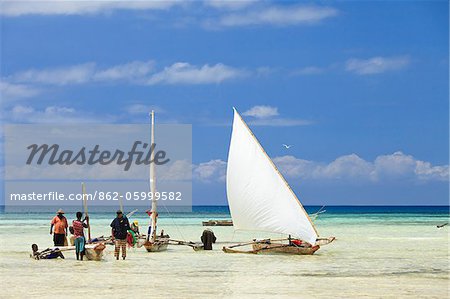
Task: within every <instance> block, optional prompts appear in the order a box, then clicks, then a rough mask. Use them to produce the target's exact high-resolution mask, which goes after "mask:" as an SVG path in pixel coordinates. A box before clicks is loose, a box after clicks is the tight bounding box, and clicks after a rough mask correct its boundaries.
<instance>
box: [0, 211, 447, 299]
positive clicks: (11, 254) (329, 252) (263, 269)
mask: <svg viewBox="0 0 450 299" xmlns="http://www.w3.org/2000/svg"><path fill="white" fill-rule="evenodd" d="M317 209H318V208H317V207H312V208H309V209H308V210H309V211H310V212H311V211H315V210H317ZM326 210H327V212H326V213H325V214H322V215H321V216H320V217H319V218H318V219H317V220H316V221H315V224H316V226H317V229H318V231H319V233H320V234H321V236H331V235H333V236H336V237H337V240H336V241H335V242H333V243H332V244H330V245H328V246H324V247H322V248H321V249H320V250H319V251H318V252H317V253H316V254H315V255H313V256H286V255H243V254H225V253H223V252H222V251H221V246H222V245H223V244H222V243H220V244H216V245H215V247H214V250H213V251H211V252H194V251H193V250H192V249H191V248H189V247H184V246H173V247H170V248H169V250H168V251H167V252H161V253H147V252H145V250H144V249H143V248H141V249H130V250H129V252H128V258H127V260H126V261H115V260H114V259H113V256H112V253H113V248H110V247H108V248H107V254H106V256H105V259H104V261H101V262H93V261H85V262H79V261H76V260H75V256H74V254H73V256H72V254H70V253H67V254H66V260H43V261H35V260H32V259H30V258H29V257H28V256H29V253H30V245H31V243H37V244H38V245H39V246H40V247H41V248H45V247H47V246H51V245H52V238H51V236H50V235H49V234H48V230H49V222H50V219H51V217H52V216H53V213H27V214H22V213H21V214H19V213H1V214H0V238H1V243H0V270H1V274H0V275H1V280H2V284H3V285H4V286H8V287H6V288H3V291H2V294H1V295H0V296H1V297H3V296H4V297H5V298H9V297H16V298H23V297H26V296H27V297H39V298H42V297H53V296H54V295H55V294H57V293H58V292H60V293H61V294H62V295H65V296H68V297H86V296H87V297H91V296H92V295H93V294H95V296H97V297H117V296H118V295H120V296H121V297H123V296H125V295H126V293H129V294H132V295H133V297H138V298H141V297H142V298H144V297H146V298H147V297H148V295H149V294H152V295H151V297H164V298H165V297H169V296H170V297H173V298H194V297H195V298H196V297H199V296H204V297H227V298H229V297H235V298H247V297H250V296H252V297H256V298H264V297H273V296H276V297H277V298H278V297H281V298H282V297H296V298H330V297H333V298H361V297H369V298H380V297H387V298H407V297H410V298H448V295H449V289H448V287H449V251H448V245H449V244H448V241H449V228H448V226H447V227H444V228H442V229H437V228H436V225H437V224H441V223H445V222H448V221H449V213H448V207H440V208H439V207H437V208H432V207H431V208H430V207H422V208H420V207H419V208H417V207H414V208H412V207H409V208H408V207H401V208H399V207H394V208H392V207H372V208H367V207H366V208H359V207H356V208H355V207H326ZM67 216H68V219H69V220H71V219H72V217H73V215H71V214H68V215H67ZM170 216H171V217H169V215H168V214H167V213H161V215H160V221H159V227H160V228H163V229H164V230H165V232H167V233H169V234H170V235H171V237H172V238H174V239H184V240H193V241H198V240H199V236H200V235H201V232H202V231H203V229H204V227H202V225H201V221H204V220H209V219H226V218H229V214H228V210H227V209H226V208H225V207H199V208H194V211H193V212H192V213H178V214H171V215H170ZM113 217H114V210H112V212H105V211H103V212H92V213H91V224H92V234H93V235H95V236H98V235H109V233H110V229H109V223H110V221H111V220H112V218H113ZM132 219H133V220H136V219H137V220H138V221H139V222H140V224H141V226H145V225H147V224H148V216H147V215H146V214H144V213H143V212H142V211H139V212H138V213H137V214H135V215H134V217H132ZM213 230H214V232H215V234H216V236H217V237H218V242H231V241H233V242H240V241H248V240H251V239H253V238H267V237H280V236H279V235H269V234H267V233H261V232H234V231H233V228H232V227H213ZM55 285H57V286H58V287H57V288H55ZM57 290H59V291H57Z"/></svg>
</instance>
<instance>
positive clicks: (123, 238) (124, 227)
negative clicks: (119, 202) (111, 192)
mask: <svg viewBox="0 0 450 299" xmlns="http://www.w3.org/2000/svg"><path fill="white" fill-rule="evenodd" d="M129 229H130V223H129V222H128V219H127V217H124V216H123V213H122V211H120V210H119V211H117V217H116V218H115V219H114V220H113V221H112V222H111V235H112V238H113V240H115V248H114V256H115V257H116V260H118V259H119V253H120V248H121V247H122V259H125V257H126V256H127V233H128V230H129Z"/></svg>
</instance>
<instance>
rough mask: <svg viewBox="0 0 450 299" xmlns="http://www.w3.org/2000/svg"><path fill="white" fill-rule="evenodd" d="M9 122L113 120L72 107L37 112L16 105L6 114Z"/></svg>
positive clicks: (47, 108)
mask: <svg viewBox="0 0 450 299" xmlns="http://www.w3.org/2000/svg"><path fill="white" fill-rule="evenodd" d="M5 116H6V121H7V122H19V123H102V122H111V121H112V118H108V117H103V118H102V117H98V116H96V115H92V114H89V113H85V112H80V111H77V110H75V109H74V108H71V107H62V106H49V107H46V108H44V109H42V110H37V109H35V108H33V107H31V106H22V105H16V106H14V107H13V108H12V109H11V110H10V111H6V112H5Z"/></svg>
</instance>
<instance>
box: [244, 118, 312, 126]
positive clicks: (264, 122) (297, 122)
mask: <svg viewBox="0 0 450 299" xmlns="http://www.w3.org/2000/svg"><path fill="white" fill-rule="evenodd" d="M313 123H314V122H312V121H309V120H304V119H292V118H281V117H280V118H266V119H254V120H250V121H248V124H249V125H250V126H265V127H297V126H309V125H312V124H313Z"/></svg>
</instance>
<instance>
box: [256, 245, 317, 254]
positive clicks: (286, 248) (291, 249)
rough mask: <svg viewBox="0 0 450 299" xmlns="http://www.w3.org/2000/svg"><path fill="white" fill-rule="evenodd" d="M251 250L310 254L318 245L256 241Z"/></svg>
mask: <svg viewBox="0 0 450 299" xmlns="http://www.w3.org/2000/svg"><path fill="white" fill-rule="evenodd" d="M252 247H253V250H254V251H256V252H257V253H262V254H277V253H280V254H297V255H312V254H314V252H316V251H317V250H319V248H320V246H319V245H315V246H311V247H301V246H295V245H287V244H282V243H270V244H263V243H256V244H253V245H252Z"/></svg>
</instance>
